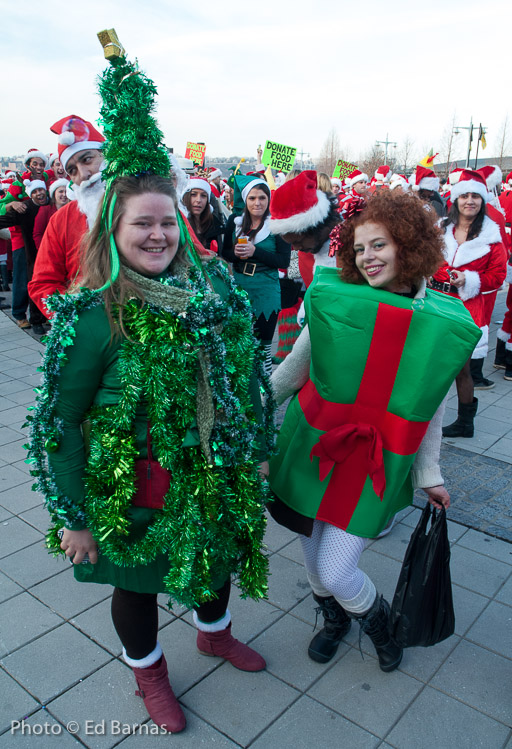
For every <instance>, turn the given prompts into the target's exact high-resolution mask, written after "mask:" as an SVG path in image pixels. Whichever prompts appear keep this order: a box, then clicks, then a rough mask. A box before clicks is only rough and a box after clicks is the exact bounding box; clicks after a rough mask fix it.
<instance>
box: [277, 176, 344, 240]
mask: <svg viewBox="0 0 512 749" xmlns="http://www.w3.org/2000/svg"><path fill="white" fill-rule="evenodd" d="M316 179H317V175H316V172H315V171H313V170H312V169H307V170H306V171H304V172H301V173H300V174H299V175H298V176H297V177H295V178H294V179H291V180H290V181H289V182H285V183H284V185H282V186H281V187H279V188H278V189H277V190H276V191H275V192H274V193H273V194H272V200H271V201H270V215H271V219H270V231H271V232H272V234H302V233H303V232H305V231H307V230H308V229H312V228H313V227H314V226H317V225H318V224H321V223H322V221H325V219H326V218H327V216H328V215H329V211H330V209H331V201H330V200H329V198H328V197H327V195H326V194H325V193H324V192H322V191H321V190H317V187H316Z"/></svg>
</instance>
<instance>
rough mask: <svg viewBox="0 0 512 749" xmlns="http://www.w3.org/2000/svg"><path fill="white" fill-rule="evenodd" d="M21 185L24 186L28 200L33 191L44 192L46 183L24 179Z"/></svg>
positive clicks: (39, 180) (40, 180)
mask: <svg viewBox="0 0 512 749" xmlns="http://www.w3.org/2000/svg"><path fill="white" fill-rule="evenodd" d="M23 184H24V185H25V192H26V193H27V195H28V196H29V198H30V196H31V195H32V193H33V192H34V190H44V191H45V192H46V182H43V180H42V179H33V180H30V179H24V180H23Z"/></svg>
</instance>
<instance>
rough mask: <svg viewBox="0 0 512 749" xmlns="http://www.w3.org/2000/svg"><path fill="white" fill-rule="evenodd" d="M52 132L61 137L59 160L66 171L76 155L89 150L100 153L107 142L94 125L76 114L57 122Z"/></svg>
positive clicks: (52, 127)
mask: <svg viewBox="0 0 512 749" xmlns="http://www.w3.org/2000/svg"><path fill="white" fill-rule="evenodd" d="M50 130H51V131H52V133H56V134H57V135H58V136H59V143H58V152H59V159H60V162H61V164H62V166H63V167H64V169H65V168H66V164H67V163H68V161H69V159H70V158H71V157H72V156H74V155H75V153H78V152H79V151H87V150H88V149H89V148H91V149H94V150H96V151H99V150H101V146H102V145H103V143H104V142H105V138H104V137H103V135H102V134H101V133H100V132H99V130H96V128H95V127H94V125H92V124H91V123H90V122H87V120H83V119H82V118H81V117H78V116H77V115H76V114H70V115H68V116H67V117H63V118H62V119H61V120H59V121H58V122H55V123H54V124H53V125H52V126H51V128H50Z"/></svg>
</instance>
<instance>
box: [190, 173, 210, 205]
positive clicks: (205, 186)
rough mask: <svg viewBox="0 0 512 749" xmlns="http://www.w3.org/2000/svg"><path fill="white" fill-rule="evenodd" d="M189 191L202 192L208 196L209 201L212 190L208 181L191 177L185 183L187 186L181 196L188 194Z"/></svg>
mask: <svg viewBox="0 0 512 749" xmlns="http://www.w3.org/2000/svg"><path fill="white" fill-rule="evenodd" d="M191 190H203V192H205V193H206V194H207V195H208V200H210V196H211V194H212V188H211V186H210V183H209V182H208V180H206V179H203V178H202V177H192V179H189V180H188V181H187V186H186V188H185V192H184V193H183V194H185V193H186V192H190V191H191Z"/></svg>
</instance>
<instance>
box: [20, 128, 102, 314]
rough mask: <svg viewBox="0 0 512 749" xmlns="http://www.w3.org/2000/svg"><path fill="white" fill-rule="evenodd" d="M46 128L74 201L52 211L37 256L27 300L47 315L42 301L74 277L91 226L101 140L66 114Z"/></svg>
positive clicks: (97, 201) (96, 199)
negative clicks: (54, 140)
mask: <svg viewBox="0 0 512 749" xmlns="http://www.w3.org/2000/svg"><path fill="white" fill-rule="evenodd" d="M50 130H51V131H52V132H54V133H57V134H58V136H59V143H58V152H59V160H60V162H61V164H62V166H63V167H64V169H65V170H66V172H67V174H68V175H69V176H70V177H71V179H72V181H73V196H74V197H75V200H72V201H71V202H70V203H68V204H67V205H65V206H64V207H63V208H61V209H60V210H59V211H57V213H55V214H54V215H53V216H52V218H51V219H50V222H49V224H48V227H47V229H46V231H45V234H44V236H43V239H42V242H41V246H40V247H39V251H38V253H37V259H36V264H35V267H34V273H33V276H32V280H31V281H30V283H29V285H28V292H29V294H30V297H31V298H32V300H33V301H34V302H35V304H36V305H37V306H38V307H39V309H40V310H41V311H42V312H43V313H44V314H45V315H46V316H47V317H48V316H51V313H50V312H49V311H48V310H47V309H46V307H45V304H44V300H46V298H47V297H49V296H51V294H54V293H55V292H56V291H59V292H61V293H64V292H65V291H66V290H67V289H68V288H69V286H70V285H71V284H72V283H73V282H74V281H75V280H76V279H77V277H78V275H79V247H80V244H81V241H82V237H83V236H84V234H85V233H86V232H87V231H88V230H89V229H90V228H91V227H92V225H93V224H94V221H95V219H96V215H97V213H98V208H99V206H100V203H101V200H102V198H103V193H104V191H105V188H104V185H103V182H102V180H101V168H102V164H103V153H102V151H101V150H100V149H101V146H102V144H103V142H104V141H105V138H104V137H103V135H102V134H101V133H100V132H99V131H98V130H97V129H96V128H95V127H94V125H92V124H91V123H90V122H87V121H86V120H83V119H82V118H81V117H77V116H76V115H74V114H72V115H69V116H68V117H64V118H63V119H62V120H59V121H58V122H56V123H55V124H54V125H52V127H51V128H50Z"/></svg>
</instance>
